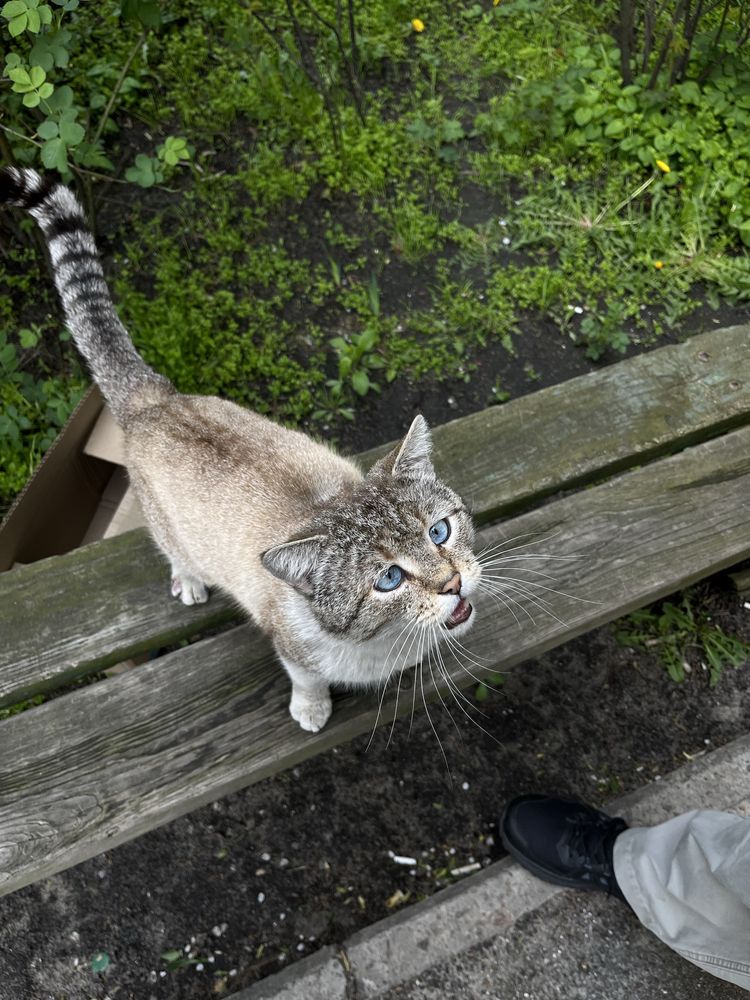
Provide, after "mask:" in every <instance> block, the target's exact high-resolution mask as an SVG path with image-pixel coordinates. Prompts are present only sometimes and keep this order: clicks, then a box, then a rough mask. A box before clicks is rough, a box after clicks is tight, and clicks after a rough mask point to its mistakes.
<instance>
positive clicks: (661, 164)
mask: <svg viewBox="0 0 750 1000" xmlns="http://www.w3.org/2000/svg"><path fill="white" fill-rule="evenodd" d="M656 165H657V167H658V168H659V170H661V171H662V173H665V174H668V173H670V172H671V171H670V167H669V164H668V163H665V162H664V160H657V161H656Z"/></svg>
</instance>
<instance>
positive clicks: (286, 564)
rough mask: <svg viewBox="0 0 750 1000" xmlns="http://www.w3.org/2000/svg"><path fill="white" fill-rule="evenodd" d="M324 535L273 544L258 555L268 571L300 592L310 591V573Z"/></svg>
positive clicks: (316, 560)
mask: <svg viewBox="0 0 750 1000" xmlns="http://www.w3.org/2000/svg"><path fill="white" fill-rule="evenodd" d="M325 540H326V536H325V535H312V536H311V537H310V538H299V539H296V540H294V541H291V542H284V543H283V544H282V545H274V546H273V548H271V549H266V551H265V552H264V553H263V554H262V556H261V557H260V561H261V562H262V563H263V566H264V567H265V568H266V569H267V570H268V572H269V573H273V575H274V576H275V577H278V579H279V580H283V581H284V582H285V583H289V584H291V586H292V587H294V588H295V589H296V590H299V591H300V593H302V594H311V593H312V589H313V587H312V573H313V570H314V569H315V565H316V563H317V562H318V560H319V558H320V551H321V548H322V546H323V542H325Z"/></svg>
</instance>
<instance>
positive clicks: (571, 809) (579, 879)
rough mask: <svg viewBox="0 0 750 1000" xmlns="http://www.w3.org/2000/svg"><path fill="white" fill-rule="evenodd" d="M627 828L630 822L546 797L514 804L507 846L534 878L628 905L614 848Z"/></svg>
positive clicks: (503, 832) (505, 820) (504, 824)
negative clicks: (617, 872)
mask: <svg viewBox="0 0 750 1000" xmlns="http://www.w3.org/2000/svg"><path fill="white" fill-rule="evenodd" d="M627 828H628V824H627V823H626V822H625V820H624V819H620V818H619V817H617V818H613V817H611V816H607V815H606V813H603V812H599V810H598V809H594V808H593V807H592V806H587V805H584V804H583V803H582V802H571V801H569V800H567V799H553V798H550V797H548V796H546V795H521V796H520V797H519V798H517V799H513V801H512V802H510V803H509V804H508V805H507V806H506V807H505V811H504V812H503V815H502V817H501V819H500V837H501V839H502V842H503V846H504V847H505V849H506V850H507V852H508V853H509V854H510V855H511V856H512V857H514V858H515V859H516V861H518V863H519V864H520V865H522V866H523V867H524V868H528V870H529V871H530V872H532V873H533V874H534V875H537V876H538V877H539V878H543V879H545V880H546V881H547V882H553V883H554V884H555V885H564V886H567V887H568V888H570V889H602V890H604V891H605V892H608V893H610V894H611V895H613V896H617V897H618V898H619V899H623V900H624V899H625V897H624V896H623V894H622V890H621V889H620V887H619V885H618V884H617V879H616V878H615V872H614V867H613V864H612V848H613V847H614V843H615V840H616V839H617V837H618V835H619V834H621V833H622V831H623V830H627Z"/></svg>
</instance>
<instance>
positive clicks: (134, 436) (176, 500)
mask: <svg viewBox="0 0 750 1000" xmlns="http://www.w3.org/2000/svg"><path fill="white" fill-rule="evenodd" d="M0 202H2V203H6V204H12V205H17V206H20V207H22V208H24V209H25V210H26V211H27V212H28V213H29V214H30V215H31V216H32V217H33V218H34V219H35V220H36V222H37V223H38V225H39V227H40V228H41V231H42V233H43V235H44V237H45V240H46V242H47V246H48V248H49V254H50V259H51V263H52V270H53V274H54V280H55V284H56V287H57V290H58V292H59V295H60V299H61V301H62V306H63V310H64V313H65V319H66V322H67V326H68V328H69V329H70V331H71V333H72V335H73V339H74V341H75V343H76V345H77V347H78V349H79V350H80V352H81V354H82V355H83V356H84V358H85V359H86V361H87V363H88V365H89V367H90V369H91V372H92V374H93V377H94V379H95V381H96V382H97V383H98V385H99V387H100V388H101V390H102V393H103V395H104V397H105V398H106V400H107V402H108V403H109V406H110V408H111V410H112V413H113V415H114V417H115V419H116V420H117V422H118V424H119V425H120V426H121V427H122V429H123V431H124V436H125V442H126V463H127V468H128V473H129V476H130V480H131V483H132V486H133V488H134V490H135V492H136V495H137V496H138V499H139V501H140V504H141V506H142V508H143V513H144V515H145V518H146V521H147V523H148V525H149V528H150V530H151V534H152V535H153V538H154V540H155V541H156V543H157V545H158V546H159V547H160V548H161V549H162V551H163V552H164V554H165V555H166V556H167V558H168V560H169V561H170V563H171V566H172V585H171V589H172V594H173V595H174V596H175V597H179V598H180V599H181V600H182V602H183V604H187V605H190V604H193V603H201V602H203V601H206V600H207V599H208V588H210V587H219V588H220V589H222V590H223V591H225V592H227V593H229V594H230V595H231V596H232V597H233V598H234V599H235V600H236V601H237V602H238V603H239V604H240V605H241V607H242V608H243V609H244V610H245V611H246V612H247V613H248V614H249V615H250V617H251V618H252V620H253V621H254V622H255V623H256V624H257V625H258V626H259V627H260V629H262V630H263V631H264V632H265V633H266V634H267V635H268V636H269V637H270V639H271V641H272V643H273V646H274V648H275V650H276V653H277V655H278V657H279V659H280V661H281V663H282V664H283V666H284V668H285V669H286V671H287V673H288V675H289V678H290V680H291V684H292V695H291V701H290V705H289V711H290V713H291V715H292V717H293V718H294V719H295V720H296V721H297V722H298V723H299V725H300V726H301V727H302V728H303V729H304V730H307V731H309V732H317V731H319V730H320V729H321V728H322V727H323V726H324V725H325V723H326V722H327V721H328V719H329V717H330V715H331V710H332V706H331V696H330V686H331V685H332V684H343V685H345V686H348V687H354V688H356V687H368V686H375V685H382V684H384V683H385V682H386V681H387V680H388V678H389V677H390V675H391V674H392V673H393V672H394V671H403V669H404V668H405V667H407V666H410V665H413V664H414V663H415V662H416V661H417V660H418V659H419V658H420V656H422V655H423V654H424V652H425V647H426V648H427V650H430V649H431V648H432V645H433V643H434V644H435V646H437V643H438V641H440V640H441V639H442V638H445V637H446V636H447V635H450V636H452V637H455V638H456V639H458V637H459V636H460V635H461V634H463V633H464V632H466V631H467V630H468V629H469V628H470V627H471V625H472V623H473V621H474V618H475V613H474V609H473V607H472V604H471V603H470V602H469V600H468V598H469V597H471V595H472V594H473V593H474V591H475V590H476V588H477V586H478V584H479V581H480V578H481V569H480V566H479V563H478V561H477V559H476V557H475V555H474V553H473V549H472V546H473V542H474V529H473V525H472V521H471V517H470V515H469V513H468V512H467V510H466V506H465V505H464V503H463V501H462V500H461V498H460V497H459V496H458V495H457V494H456V493H455V492H454V491H453V490H452V489H451V488H450V487H449V486H447V485H446V484H445V483H443V482H442V481H441V480H440V479H438V477H437V476H436V474H435V471H434V469H433V466H432V463H431V459H430V454H431V437H430V431H429V428H428V426H427V423H426V421H425V420H424V418H423V417H422V416H416V417H415V418H414V420H413V422H412V424H411V426H410V428H409V430H408V433H407V434H406V436H405V437H404V439H403V441H402V442H401V443H400V444H399V445H398V446H397V447H395V448H394V449H393V450H392V451H391V452H390V453H389V454H387V455H386V456H385V457H384V458H381V459H380V461H378V462H376V464H375V465H374V466H373V467H372V469H370V471H369V472H368V473H367V474H366V475H363V474H362V472H361V471H360V470H359V469H358V467H357V466H356V465H355V464H354V463H353V462H352V461H350V460H348V459H346V458H343V457H341V456H339V455H338V454H336V453H335V452H334V451H333V450H332V449H331V448H329V447H328V446H326V445H323V444H320V443H318V442H316V441H314V440H312V439H311V438H310V437H308V436H307V435H305V434H303V433H301V432H298V431H294V430H289V429H286V428H284V427H281V426H279V425H277V424H275V423H274V422H272V421H271V420H269V419H267V418H265V417H263V416H260V415H259V414H257V413H253V412H252V411H250V410H248V409H245V408H243V407H240V406H238V405H236V404H235V403H231V402H228V401H227V400H223V399H219V398H217V397H213V396H193V395H183V394H182V393H180V392H178V391H177V390H176V388H175V387H174V386H173V385H172V384H171V382H169V380H168V379H166V378H165V377H164V376H162V375H159V374H157V373H156V372H155V371H153V370H152V369H151V368H150V367H149V366H148V365H147V364H146V362H145V361H144V360H143V358H142V357H141V356H140V355H139V354H138V352H137V351H136V349H135V347H134V345H133V343H132V341H131V339H130V337H129V335H128V333H127V332H126V330H125V328H124V326H123V325H122V323H121V322H120V320H119V318H118V316H117V313H116V311H115V307H114V304H113V302H112V298H111V296H110V293H109V290H108V288H107V285H106V283H105V279H104V273H103V270H102V267H101V264H100V262H99V257H98V253H97V249H96V245H95V243H94V239H93V236H92V235H91V233H90V232H89V230H88V227H87V224H86V219H85V215H84V212H83V209H82V208H81V206H80V204H79V202H78V201H77V199H76V197H75V195H74V194H73V193H72V191H71V190H70V189H69V188H67V187H66V186H65V185H63V184H62V183H60V182H59V181H58V180H56V179H53V178H43V177H42V176H41V175H40V174H38V173H37V172H36V171H34V170H31V169H25V168H24V169H20V168H15V167H10V168H7V169H5V170H4V171H2V174H0ZM451 647H452V648H456V643H453V642H452V643H451Z"/></svg>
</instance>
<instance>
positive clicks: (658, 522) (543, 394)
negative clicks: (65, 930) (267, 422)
mask: <svg viewBox="0 0 750 1000" xmlns="http://www.w3.org/2000/svg"><path fill="white" fill-rule="evenodd" d="M435 443H436V452H437V459H436V465H437V467H438V469H439V471H440V472H441V473H442V475H443V476H444V477H445V478H446V479H448V480H449V481H450V482H451V483H452V484H453V485H454V486H455V487H456V488H457V489H458V490H459V491H460V492H461V493H462V494H463V495H464V497H466V498H467V499H468V500H469V501H470V503H471V504H472V505H473V510H474V515H475V518H476V521H477V523H478V525H479V526H480V531H479V538H478V548H482V547H484V546H486V545H491V544H493V543H495V542H498V541H500V540H502V539H507V540H510V539H518V541H517V542H510V543H509V544H510V545H516V544H519V545H520V544H522V543H524V544H528V543H530V542H533V541H535V540H541V539H544V543H543V545H541V546H540V548H541V549H543V550H544V551H545V552H548V553H551V554H553V555H554V556H574V557H575V558H573V559H560V560H554V561H551V562H550V563H549V564H548V566H547V567H545V571H546V572H550V573H552V574H553V576H554V582H549V587H550V588H551V589H550V590H549V591H543V592H540V597H543V599H544V601H546V602H548V604H547V607H548V610H549V613H546V612H544V611H542V610H541V609H540V607H539V605H538V604H535V603H534V602H533V601H531V600H529V601H527V602H526V609H527V612H528V617H527V614H526V613H525V612H523V613H519V614H518V619H519V620H518V621H516V620H515V619H514V617H513V615H512V614H511V613H510V611H509V610H506V609H504V608H503V607H502V606H496V605H494V604H493V603H492V601H488V600H485V601H482V602H478V603H479V611H480V612H481V613H480V614H479V615H478V616H477V623H476V625H475V627H474V629H473V631H472V632H471V633H470V634H469V635H468V637H467V645H469V647H470V649H471V650H472V653H473V655H474V657H475V659H477V660H479V659H480V658H486V662H487V665H488V668H497V667H500V666H501V665H505V666H509V665H511V664H514V663H518V662H519V661H522V660H524V659H527V658H530V657H534V656H538V655H539V654H541V653H542V652H544V651H545V650H547V649H549V648H551V647H553V646H555V645H557V644H559V643H562V642H564V641H566V640H567V639H570V638H571V637H573V636H576V635H578V634H580V633H582V632H585V631H586V630H588V629H592V628H594V627H595V626H597V625H601V624H602V623H604V622H607V621H609V620H611V619H614V618H616V617H619V616H620V615H623V614H625V613H627V612H629V611H631V610H632V609H634V608H638V607H641V606H643V605H644V604H647V603H649V602H651V601H653V600H655V599H657V598H659V597H662V596H664V595H666V594H669V593H671V592H673V591H675V590H677V589H678V588H680V587H683V586H685V585H688V584H690V583H692V582H694V581H696V580H698V579H700V578H702V577H705V576H707V575H708V574H711V573H714V572H716V571H718V570H720V569H723V568H725V567H729V566H732V565H733V564H736V563H738V562H740V561H741V560H743V559H746V558H747V557H748V556H750V502H749V501H750V327H733V328H730V329H724V330H717V331H712V332H710V333H706V334H703V335H700V336H698V337H695V338H693V339H691V340H690V341H688V342H687V343H685V344H682V345H678V346H669V347H664V348H660V349H658V350H655V351H652V352H651V353H649V354H647V355H642V356H639V357H637V358H633V359H629V360H626V361H623V362H621V363H619V364H616V365H613V366H612V367H609V368H607V369H604V370H602V371H600V372H597V373H595V374H591V375H586V376H582V377H580V378H576V379H573V380H572V381H570V382H567V383H564V384H562V385H559V386H556V387H554V388H550V389H544V390H541V391H539V392H536V393H534V394H533V395H530V396H527V397H524V398H521V399H518V400H516V401H514V402H511V403H508V404H506V405H505V406H502V407H494V408H491V409H488V410H485V411H483V412H481V413H476V414H473V415H472V416H469V417H465V418H462V419H460V420H455V421H453V422H451V423H449V424H446V425H445V426H442V427H439V428H436V429H435ZM383 450H384V449H380V450H379V451H374V452H371V453H369V454H367V455H365V456H363V462H364V463H365V464H367V463H369V462H372V461H373V460H374V458H375V457H376V456H377V454H379V453H380V452H382V451H383ZM503 519H504V520H503ZM529 547H530V548H531V550H534V549H535V548H537V549H538V548H539V546H535V545H533V544H532V545H530V546H529ZM549 567H552V568H551V569H550V568H549ZM546 583H547V581H545V584H546ZM566 595H570V596H566ZM532 618H533V623H532V621H531V619H532ZM220 624H224V625H225V626H226V627H225V628H224V630H223V631H220V632H219V633H218V634H214V635H213V636H211V637H208V638H202V639H200V640H199V641H196V642H193V643H191V644H183V646H182V647H181V648H178V649H177V650H176V651H175V652H171V653H169V654H167V655H163V656H160V657H159V658H156V659H152V660H151V661H149V662H146V663H143V664H142V665H141V666H138V667H137V668H135V669H132V670H129V671H126V672H123V673H120V674H118V675H116V676H112V677H107V678H105V679H103V680H101V681H98V682H96V683H92V684H89V685H84V686H74V687H73V689H72V690H71V691H69V692H68V693H65V694H64V695H62V696H60V697H58V698H55V699H52V700H49V701H47V702H46V703H44V704H42V705H39V706H37V707H35V708H33V709H30V710H28V711H25V712H23V713H21V714H17V715H14V716H11V717H10V718H8V719H5V720H4V721H1V722H0V893H6V892H10V891H12V890H14V889H17V888H19V887H21V886H23V885H25V884H27V883H29V882H32V881H34V880H37V879H40V878H43V877H46V876H49V875H51V874H53V873H54V872H57V871H60V870H61V869H63V868H65V867H67V866H69V865H73V864H76V863H77V862H79V861H82V860H83V859H85V858H88V857H91V856H92V855H94V854H97V853H98V852H100V851H103V850H105V849H108V848H111V847H114V846H116V845H117V844H120V843H122V842H123V841H125V840H128V839H130V838H132V837H135V836H137V835H138V834H140V833H142V832H144V831H146V830H149V829H151V828H153V827H155V826H157V825H159V824H161V823H166V822H167V821H169V820H171V819H173V818H175V817H177V816H179V815H181V814H183V813H186V812H188V811H189V810H192V809H195V808H197V807H198V806H200V805H202V804H204V803H207V802H209V801H211V800H213V799H216V798H218V797H220V796H223V795H226V794H227V793H229V792H231V791H234V790H236V789H239V788H242V787H243V786H245V785H249V784H250V783H252V782H255V781H259V780H260V779H262V778H264V777H266V776H268V775H270V774H273V773H275V772H277V771H280V770H281V769H283V768H288V767H291V766H292V765H294V764H295V763H296V762H298V761H300V760H302V759H304V758H306V757H309V756H311V755H313V754H316V753H319V752H320V751H322V750H326V749H328V748H329V747H332V746H335V745H336V744H337V743H340V742H342V741H344V740H350V739H352V738H353V737H356V736H360V735H362V734H364V733H368V732H369V730H370V729H371V728H372V727H373V724H374V722H375V719H376V715H377V702H378V698H377V697H376V696H375V695H372V696H362V695H349V694H342V695H340V696H339V697H338V698H336V699H335V704H334V714H333V717H332V719H331V721H330V722H329V723H328V725H327V726H326V727H325V729H324V730H323V731H322V732H320V733H318V734H316V735H311V734H308V733H304V732H302V731H301V730H300V729H299V727H298V726H297V725H296V723H294V722H293V721H292V720H291V718H290V717H289V714H288V710H287V704H288V699H289V684H288V681H287V678H286V676H285V674H284V672H283V670H282V669H281V668H280V666H279V665H278V664H277V663H276V662H275V661H274V658H273V655H272V654H271V652H270V649H269V646H268V644H267V643H266V641H265V640H264V639H263V638H262V636H260V635H259V634H258V633H257V632H256V631H255V630H254V629H253V628H252V627H251V626H249V625H248V624H244V623H242V622H241V621H239V620H238V618H237V615H236V612H235V611H234V610H233V608H232V606H231V603H230V602H229V601H228V600H226V599H225V598H224V597H223V596H221V595H219V594H216V593H214V594H213V595H212V596H211V600H210V601H209V603H208V604H206V605H201V606H195V607H192V608H186V607H184V606H183V605H181V604H180V603H179V602H176V601H174V600H172V599H170V598H169V596H168V587H167V569H166V566H165V564H164V563H163V562H162V560H161V558H160V557H159V556H158V555H157V553H156V551H155V549H154V547H153V546H152V544H151V543H150V541H149V539H148V537H147V535H146V533H145V531H143V530H138V531H134V532H130V533H129V534H126V535H122V536H120V537H117V538H113V539H109V540H107V541H104V542H98V543H95V544H92V545H88V546H86V547H84V548H82V549H78V550H77V551H73V552H71V553H69V554H68V555H64V556H58V557H54V558H51V559H47V560H44V561H42V562H39V563H35V564H32V565H29V566H25V567H21V568H17V569H15V570H12V571H10V572H8V573H5V574H2V575H0V635H1V636H2V649H0V706H8V705H13V704H15V703H17V702H19V701H20V700H21V699H25V698H29V697H30V696H33V695H35V694H39V693H40V692H52V691H54V690H55V689H57V688H60V687H64V686H67V685H70V684H71V682H72V681H74V680H75V679H76V678H80V677H83V676H84V675H87V674H92V673H96V672H99V671H101V670H102V669H103V668H105V667H107V666H108V665H111V664H115V663H117V662H119V661H121V660H123V658H125V657H128V656H132V655H134V654H136V653H139V652H144V651H148V650H153V649H158V648H163V647H165V646H167V645H174V644H179V643H180V641H181V640H186V639H188V638H190V637H194V636H196V635H197V634H198V633H201V632H203V631H205V630H206V629H208V628H209V627H214V626H217V625H220ZM446 662H447V663H448V664H449V665H450V663H451V659H450V657H449V656H447V657H446ZM471 669H472V671H473V673H474V674H477V673H478V670H477V668H476V667H472V668H471ZM451 675H452V678H453V681H454V683H455V684H456V685H458V686H459V687H465V686H466V685H467V684H475V683H476V681H475V679H474V678H472V677H470V676H469V675H468V674H466V673H464V672H463V671H462V670H461V669H460V667H459V665H458V664H457V663H453V665H452V667H451ZM429 693H430V696H434V695H435V692H434V691H432V689H429ZM394 699H395V692H394V691H390V692H389V693H388V694H387V696H386V702H385V706H384V709H383V711H382V712H381V713H380V722H381V723H383V722H385V721H390V719H391V718H392V716H393V713H394V707H395V700H394ZM411 703H412V699H411V697H404V696H403V694H402V697H401V702H400V704H399V706H398V711H399V713H401V712H406V711H407V710H410V709H411Z"/></svg>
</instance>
